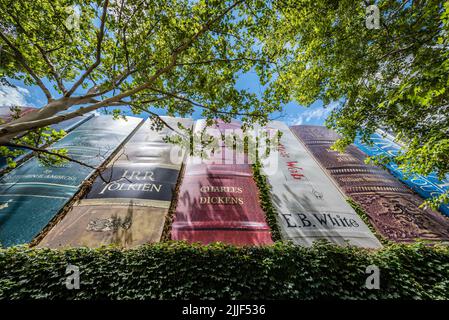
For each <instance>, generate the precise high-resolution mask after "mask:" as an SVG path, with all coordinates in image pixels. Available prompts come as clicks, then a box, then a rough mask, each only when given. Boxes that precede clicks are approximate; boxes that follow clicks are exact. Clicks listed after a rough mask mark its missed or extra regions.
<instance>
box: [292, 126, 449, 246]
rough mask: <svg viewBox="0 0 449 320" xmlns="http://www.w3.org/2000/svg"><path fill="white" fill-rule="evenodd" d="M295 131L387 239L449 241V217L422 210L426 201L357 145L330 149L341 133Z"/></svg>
mask: <svg viewBox="0 0 449 320" xmlns="http://www.w3.org/2000/svg"><path fill="white" fill-rule="evenodd" d="M292 130H293V132H294V133H295V134H296V135H297V136H298V137H299V138H300V139H301V140H302V141H303V142H304V143H305V145H306V146H307V148H308V149H309V150H310V152H311V153H312V154H313V155H314V156H315V158H316V159H317V160H318V161H319V162H320V163H321V165H322V166H323V167H325V168H326V169H327V171H328V172H329V173H330V175H331V176H332V177H333V178H334V179H335V181H336V182H337V184H338V185H339V186H340V187H341V188H342V189H343V191H344V192H345V193H346V194H347V195H349V196H351V198H353V199H354V200H355V201H356V202H357V203H358V204H359V205H360V206H361V207H362V208H363V209H364V210H365V212H366V213H367V214H368V216H369V219H370V221H371V223H372V224H373V226H374V227H375V228H376V229H377V230H378V232H379V233H380V234H381V235H383V236H384V237H385V238H387V239H390V240H392V241H396V242H411V241H414V240H416V239H425V240H443V241H447V240H449V219H447V218H445V217H443V216H442V215H441V214H439V213H437V212H434V211H432V210H430V209H425V210H424V209H420V208H419V205H420V204H421V203H422V201H423V200H422V199H421V198H420V197H419V196H418V195H416V194H415V193H413V192H412V191H411V190H410V189H408V188H407V187H405V186H404V185H403V184H402V183H401V182H399V181H398V180H397V179H396V178H394V177H393V176H392V175H391V174H390V173H388V172H387V171H386V170H383V169H382V168H379V167H376V166H372V165H367V164H365V163H364V159H365V158H366V154H364V153H363V152H362V151H360V150H359V149H357V148H356V147H355V146H354V145H350V146H349V147H348V148H347V149H346V152H344V153H339V152H337V151H333V150H331V149H330V147H331V145H332V144H333V142H334V141H335V140H336V139H337V138H338V135H337V134H335V133H334V132H332V131H330V130H328V129H326V128H325V127H319V126H293V127H292Z"/></svg>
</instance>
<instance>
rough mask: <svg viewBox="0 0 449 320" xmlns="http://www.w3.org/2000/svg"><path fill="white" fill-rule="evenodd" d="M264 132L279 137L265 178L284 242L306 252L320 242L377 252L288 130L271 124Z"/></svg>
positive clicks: (375, 243)
mask: <svg viewBox="0 0 449 320" xmlns="http://www.w3.org/2000/svg"><path fill="white" fill-rule="evenodd" d="M268 129H272V130H275V131H280V132H281V133H282V135H281V137H280V139H279V141H277V142H275V146H274V147H275V148H276V149H277V152H274V153H273V156H276V157H277V158H276V159H272V160H271V161H275V162H276V163H277V165H276V168H277V169H276V170H273V171H270V172H267V173H266V175H267V178H268V182H269V183H270V185H271V193H272V201H273V205H274V206H275V208H276V209H277V213H278V222H279V225H280V228H281V231H282V234H283V238H284V239H287V240H291V241H293V242H294V243H296V244H300V245H307V246H308V245H311V244H312V243H313V242H314V241H315V240H320V239H321V240H327V241H330V242H332V243H336V244H340V245H345V244H348V243H349V244H351V245H355V246H360V247H367V248H379V247H381V244H380V242H379V240H378V239H377V238H376V237H375V236H374V235H373V234H372V232H371V231H370V230H369V228H368V227H367V226H366V224H365V223H364V222H363V221H362V219H361V218H360V217H359V216H358V215H357V213H356V212H355V211H354V210H353V209H352V207H351V206H350V205H349V204H348V203H347V202H346V201H345V199H344V197H343V194H342V193H341V191H340V190H339V189H338V188H337V187H336V186H335V184H334V182H333V181H331V179H330V178H329V177H328V176H327V175H326V173H325V172H323V169H321V167H320V166H319V164H318V163H317V162H316V160H315V159H314V158H313V156H311V155H310V154H309V152H308V151H307V149H306V147H305V146H304V145H303V144H302V143H301V142H300V141H299V140H298V139H297V138H296V137H295V136H294V135H293V133H292V132H291V131H290V129H289V128H288V127H287V125H285V124H284V123H282V122H279V121H272V122H270V123H269V124H268Z"/></svg>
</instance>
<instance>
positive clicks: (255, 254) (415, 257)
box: [0, 242, 449, 299]
mask: <svg viewBox="0 0 449 320" xmlns="http://www.w3.org/2000/svg"><path fill="white" fill-rule="evenodd" d="M69 263H70V264H73V265H76V266H78V267H79V268H80V271H81V276H80V282H81V288H80V289H79V290H68V289H67V288H66V287H65V275H64V274H65V270H66V266H67V264H69ZM371 264H374V265H377V266H378V267H379V269H380V289H379V290H375V289H371V290H369V289H366V288H365V280H366V277H367V275H366V274H365V270H366V267H367V266H368V265H371ZM0 271H1V274H0V299H20V298H32V299H40V298H52V299H151V298H156V299H161V298H162V299H178V298H182V299H185V298H215V299H216V298H226V299H234V298H236V299H320V298H331V299H332V298H338V299H372V298H373V299H379V298H384V299H391V298H422V299H449V290H448V289H447V288H449V249H448V247H443V246H435V247H429V246H426V245H424V244H419V243H417V244H412V245H390V246H387V247H385V248H383V249H381V250H378V251H368V250H364V249H358V248H354V247H344V248H343V247H338V246H335V245H330V244H326V243H319V244H316V245H315V246H313V247H311V248H304V247H299V246H293V245H290V244H283V243H279V242H278V243H276V244H275V245H273V246H268V247H245V248H236V247H233V246H227V245H222V244H213V245H208V246H201V245H189V244H186V243H183V242H166V243H159V244H153V245H145V246H141V247H138V248H136V249H129V250H122V249H117V248H111V247H108V248H100V249H87V248H78V249H66V250H54V249H33V248H32V249H30V248H27V247H23V246H22V247H12V248H7V249H0Z"/></svg>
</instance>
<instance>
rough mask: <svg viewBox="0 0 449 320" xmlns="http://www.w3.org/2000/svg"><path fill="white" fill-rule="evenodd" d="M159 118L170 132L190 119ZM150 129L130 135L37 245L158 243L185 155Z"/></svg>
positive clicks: (147, 126)
mask: <svg viewBox="0 0 449 320" xmlns="http://www.w3.org/2000/svg"><path fill="white" fill-rule="evenodd" d="M162 118H163V119H164V121H165V122H166V123H168V124H169V126H170V127H171V128H177V124H178V122H180V123H182V125H183V126H184V127H191V125H192V121H191V120H190V119H182V118H172V117H162ZM152 124H153V123H152V120H151V119H148V120H147V121H146V122H145V123H144V124H143V125H142V126H141V127H140V128H139V129H138V130H137V131H136V132H135V134H134V135H133V136H132V137H131V139H130V140H129V141H128V142H127V143H126V144H125V145H124V146H123V148H122V149H121V150H119V152H118V153H117V155H116V156H115V157H114V159H112V160H111V161H110V162H109V163H108V165H107V167H106V169H105V170H104V171H103V172H102V175H101V177H100V176H99V177H98V178H96V180H95V181H94V183H93V185H92V188H91V190H90V191H89V192H88V193H87V195H86V197H85V199H82V200H81V201H79V202H77V203H76V204H75V205H74V206H73V208H72V209H71V210H70V211H69V212H68V213H67V214H66V216H65V217H64V218H63V219H62V221H61V222H60V223H58V224H57V225H56V226H55V227H54V228H53V229H52V230H51V231H50V232H49V233H48V234H47V235H46V237H45V238H44V239H43V240H42V241H41V243H40V244H39V245H40V246H50V247H62V246H89V247H98V246H101V245H107V244H111V243H114V244H117V245H119V246H121V247H133V246H136V245H139V244H143V243H149V242H157V241H159V240H160V238H161V234H162V230H163V227H164V223H165V219H166V216H167V213H168V209H169V207H170V204H171V201H172V197H173V192H174V189H175V187H176V183H177V179H178V175H179V171H180V169H181V164H182V161H183V158H184V152H183V150H181V149H180V148H179V147H178V146H177V145H173V144H170V143H168V142H166V141H164V138H165V137H167V136H168V135H172V134H174V132H172V130H171V129H169V128H167V127H164V128H163V129H162V130H160V131H157V130H155V129H153V127H152ZM175 130H176V129H175Z"/></svg>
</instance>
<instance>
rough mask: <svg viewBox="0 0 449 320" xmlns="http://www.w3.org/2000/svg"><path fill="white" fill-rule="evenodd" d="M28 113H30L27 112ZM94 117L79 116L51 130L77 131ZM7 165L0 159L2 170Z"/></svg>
mask: <svg viewBox="0 0 449 320" xmlns="http://www.w3.org/2000/svg"><path fill="white" fill-rule="evenodd" d="M30 109H31V111H33V110H37V109H34V108H30ZM27 112H30V111H27ZM27 112H26V113H27ZM93 116H94V114H93V113H89V114H86V115H82V116H79V117H76V118H73V119H69V120H65V121H62V122H60V123H57V124H54V125H52V126H51V128H52V129H54V130H56V131H60V130H64V131H66V132H70V131H72V130H73V129H75V128H76V127H78V126H79V125H81V124H82V123H84V122H86V121H87V120H89V119H90V118H92V117H93ZM0 118H1V117H0ZM22 150H23V149H22ZM30 153H31V151H29V150H25V153H24V154H22V155H20V156H18V157H17V158H15V159H14V160H15V161H20V160H22V159H24V157H25V156H26V155H28V154H30ZM6 165H7V162H6V158H4V157H0V169H4V168H6Z"/></svg>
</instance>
